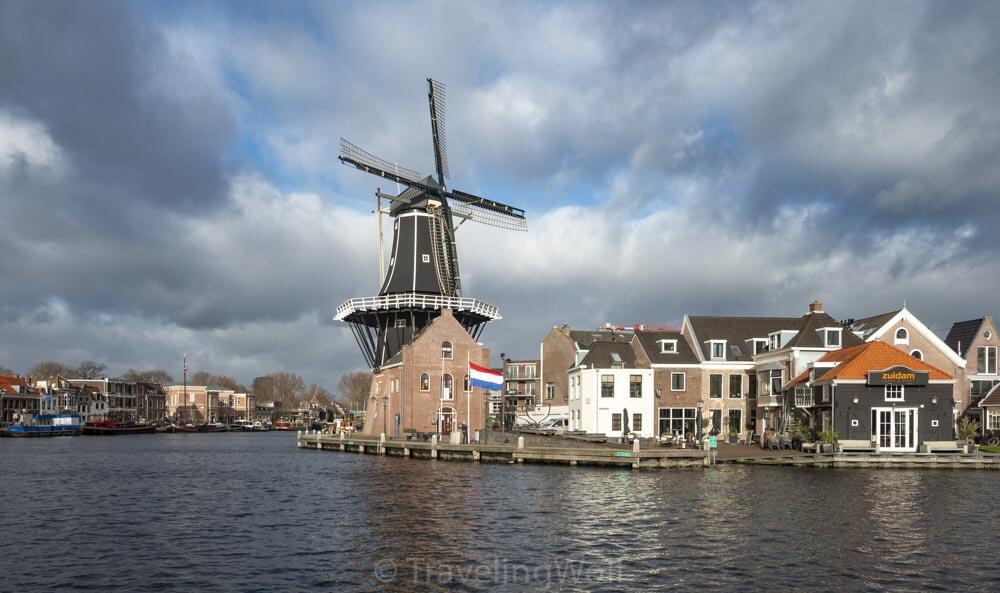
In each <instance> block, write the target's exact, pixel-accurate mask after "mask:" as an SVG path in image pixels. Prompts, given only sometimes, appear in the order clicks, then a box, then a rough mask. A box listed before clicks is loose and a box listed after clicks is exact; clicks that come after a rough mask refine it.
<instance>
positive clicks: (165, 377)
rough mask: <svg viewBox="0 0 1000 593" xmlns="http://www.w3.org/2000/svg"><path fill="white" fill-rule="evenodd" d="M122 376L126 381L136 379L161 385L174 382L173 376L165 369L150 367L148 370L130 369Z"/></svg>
mask: <svg viewBox="0 0 1000 593" xmlns="http://www.w3.org/2000/svg"><path fill="white" fill-rule="evenodd" d="M121 378H122V379H125V380H126V381H135V382H136V383H159V384H160V385H170V384H172V383H174V378H173V376H172V375H171V374H170V373H168V372H167V371H165V370H163V369H150V370H148V371H137V370H135V369H129V370H127V371H126V372H125V374H124V375H122V376H121Z"/></svg>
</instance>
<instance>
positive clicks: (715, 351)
mask: <svg viewBox="0 0 1000 593" xmlns="http://www.w3.org/2000/svg"><path fill="white" fill-rule="evenodd" d="M708 344H709V351H710V352H711V354H712V360H726V341H725V340H709V342H708Z"/></svg>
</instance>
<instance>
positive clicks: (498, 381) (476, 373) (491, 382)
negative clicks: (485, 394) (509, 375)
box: [469, 362, 503, 391]
mask: <svg viewBox="0 0 1000 593" xmlns="http://www.w3.org/2000/svg"><path fill="white" fill-rule="evenodd" d="M469 385H471V386H472V387H482V388H483V389H489V390H492V391H500V389H501V388H502V387H503V374H501V373H498V372H496V371H493V370H490V369H488V368H486V367H481V366H479V365H478V364H475V363H471V362H470V363H469Z"/></svg>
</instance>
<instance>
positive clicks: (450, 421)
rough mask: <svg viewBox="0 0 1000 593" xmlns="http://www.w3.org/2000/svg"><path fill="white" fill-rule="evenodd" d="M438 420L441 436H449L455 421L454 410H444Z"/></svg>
mask: <svg viewBox="0 0 1000 593" xmlns="http://www.w3.org/2000/svg"><path fill="white" fill-rule="evenodd" d="M439 418H440V426H439V428H440V430H441V434H442V435H446V434H451V431H452V429H453V428H454V421H455V410H454V408H444V409H443V410H442V411H441V415H440V416H439Z"/></svg>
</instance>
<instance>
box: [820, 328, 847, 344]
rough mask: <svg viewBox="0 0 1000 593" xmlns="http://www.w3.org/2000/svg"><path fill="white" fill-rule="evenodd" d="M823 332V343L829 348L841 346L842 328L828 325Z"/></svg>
mask: <svg viewBox="0 0 1000 593" xmlns="http://www.w3.org/2000/svg"><path fill="white" fill-rule="evenodd" d="M820 331H822V332H823V345H824V346H826V347H827V348H840V343H841V340H840V337H841V336H840V332H842V331H843V330H842V329H839V328H834V327H827V328H823V329H822V330H820Z"/></svg>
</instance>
